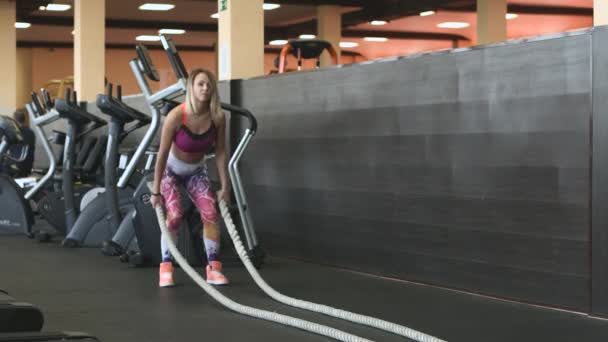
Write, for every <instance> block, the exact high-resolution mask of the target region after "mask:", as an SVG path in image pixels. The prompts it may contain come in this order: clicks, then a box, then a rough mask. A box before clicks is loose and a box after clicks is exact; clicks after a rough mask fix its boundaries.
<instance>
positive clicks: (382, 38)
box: [363, 37, 388, 42]
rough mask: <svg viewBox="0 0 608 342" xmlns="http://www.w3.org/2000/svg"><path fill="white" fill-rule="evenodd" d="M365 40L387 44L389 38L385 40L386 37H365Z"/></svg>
mask: <svg viewBox="0 0 608 342" xmlns="http://www.w3.org/2000/svg"><path fill="white" fill-rule="evenodd" d="M363 40H365V41H368V42H385V41H387V40H388V38H384V37H365V38H363Z"/></svg>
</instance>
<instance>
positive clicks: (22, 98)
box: [15, 48, 34, 122]
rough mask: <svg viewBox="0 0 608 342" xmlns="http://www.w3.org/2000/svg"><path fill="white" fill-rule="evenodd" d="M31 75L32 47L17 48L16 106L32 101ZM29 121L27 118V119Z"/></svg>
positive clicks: (20, 106) (23, 105)
mask: <svg viewBox="0 0 608 342" xmlns="http://www.w3.org/2000/svg"><path fill="white" fill-rule="evenodd" d="M32 79H33V75H32V48H18V49H17V83H16V86H15V88H16V91H17V100H16V101H17V108H23V107H25V104H26V103H28V102H30V101H32V100H31V99H32V97H31V92H32V90H33V89H34V86H33V82H32ZM28 122H29V119H28Z"/></svg>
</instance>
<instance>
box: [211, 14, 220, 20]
mask: <svg viewBox="0 0 608 342" xmlns="http://www.w3.org/2000/svg"><path fill="white" fill-rule="evenodd" d="M211 18H213V19H219V18H220V14H219V13H213V14H212V15H211Z"/></svg>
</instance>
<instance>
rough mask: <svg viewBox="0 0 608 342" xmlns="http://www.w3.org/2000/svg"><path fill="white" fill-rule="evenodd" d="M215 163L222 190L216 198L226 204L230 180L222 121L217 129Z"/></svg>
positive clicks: (224, 127) (227, 202)
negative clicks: (221, 199)
mask: <svg viewBox="0 0 608 342" xmlns="http://www.w3.org/2000/svg"><path fill="white" fill-rule="evenodd" d="M215 163H216V164H217V173H218V175H219V177H220V183H221V184H222V188H221V189H220V191H219V192H218V197H220V198H223V199H224V201H225V202H226V204H229V203H230V178H228V171H227V170H228V166H227V163H226V123H225V122H224V121H223V122H222V124H221V126H219V125H218V127H217V142H216V146H215Z"/></svg>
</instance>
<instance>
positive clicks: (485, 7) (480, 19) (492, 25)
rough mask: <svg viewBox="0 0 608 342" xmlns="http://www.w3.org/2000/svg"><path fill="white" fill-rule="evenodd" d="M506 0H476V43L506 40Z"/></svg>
mask: <svg viewBox="0 0 608 342" xmlns="http://www.w3.org/2000/svg"><path fill="white" fill-rule="evenodd" d="M506 15H507V0H477V44H489V43H497V42H502V41H505V40H507V19H506Z"/></svg>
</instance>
